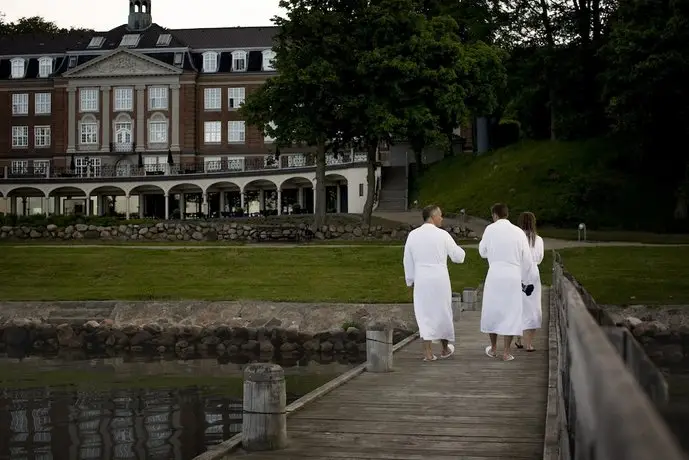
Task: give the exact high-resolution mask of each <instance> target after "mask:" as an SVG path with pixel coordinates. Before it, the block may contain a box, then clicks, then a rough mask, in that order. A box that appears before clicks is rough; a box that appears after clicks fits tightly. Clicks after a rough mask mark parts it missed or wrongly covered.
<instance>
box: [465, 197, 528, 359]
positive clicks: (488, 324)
mask: <svg viewBox="0 0 689 460" xmlns="http://www.w3.org/2000/svg"><path fill="white" fill-rule="evenodd" d="M491 213H492V215H493V223H492V224H490V225H489V226H488V227H486V230H485V231H484V232H483V237H482V238H481V242H480V243H479V246H478V250H479V254H480V255H481V257H483V258H484V259H488V265H489V268H488V275H487V276H486V282H485V284H484V286H483V303H482V307H481V332H483V333H485V334H488V335H489V337H490V345H489V346H488V347H486V350H485V352H486V354H487V355H488V356H489V357H491V358H495V357H496V356H497V342H498V335H502V336H504V344H505V347H504V350H503V356H502V358H503V360H505V361H511V360H513V359H514V356H513V355H512V354H511V353H510V346H511V344H512V338H513V337H514V336H517V335H521V334H522V330H523V324H524V323H523V318H522V309H523V306H522V303H523V301H522V279H524V277H525V274H527V273H529V271H530V270H531V265H532V264H533V262H532V258H531V251H530V250H529V243H528V241H527V239H526V235H525V234H524V232H523V231H522V229H521V228H519V227H517V226H516V225H514V224H512V223H511V222H510V221H509V220H507V218H508V216H509V212H508V210H507V206H506V205H504V204H501V203H498V204H496V205H494V206H493V208H492V209H491Z"/></svg>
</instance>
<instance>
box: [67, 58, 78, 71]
mask: <svg viewBox="0 0 689 460" xmlns="http://www.w3.org/2000/svg"><path fill="white" fill-rule="evenodd" d="M67 62H68V63H67V66H68V67H69V68H70V69H71V68H72V67H76V65H77V57H76V56H70V57H69V61H67Z"/></svg>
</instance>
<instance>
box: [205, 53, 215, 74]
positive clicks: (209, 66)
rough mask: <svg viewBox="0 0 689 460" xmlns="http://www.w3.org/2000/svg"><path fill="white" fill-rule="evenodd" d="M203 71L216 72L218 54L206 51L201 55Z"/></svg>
mask: <svg viewBox="0 0 689 460" xmlns="http://www.w3.org/2000/svg"><path fill="white" fill-rule="evenodd" d="M203 71H204V72H217V71H218V53H216V52H215V51H206V52H205V53H203Z"/></svg>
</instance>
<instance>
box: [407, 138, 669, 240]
mask: <svg viewBox="0 0 689 460" xmlns="http://www.w3.org/2000/svg"><path fill="white" fill-rule="evenodd" d="M620 152H621V153H620ZM620 158H624V151H623V149H621V148H620V147H618V146H617V145H615V144H614V143H612V141H607V140H596V139H594V140H588V141H579V142H550V141H524V142H520V143H517V144H514V145H511V146H509V147H506V148H503V149H499V150H496V151H494V152H489V153H486V154H483V155H480V156H472V155H460V156H456V157H452V158H448V159H446V160H443V161H442V162H441V163H439V164H437V165H433V166H431V167H430V168H429V170H428V171H426V172H425V173H424V175H423V176H422V177H421V178H420V179H419V180H418V183H417V184H416V186H417V189H418V200H419V204H420V205H425V204H430V203H433V204H438V205H440V206H441V207H442V208H443V209H444V210H446V211H447V212H453V213H456V212H458V211H459V210H461V209H465V210H466V212H467V214H469V215H471V216H477V217H481V218H486V219H489V218H490V207H491V206H492V205H493V204H494V203H496V202H503V203H507V204H508V206H509V207H510V214H511V217H512V218H513V219H516V218H517V216H518V214H519V213H520V212H522V211H532V212H534V213H535V214H536V217H537V219H538V221H539V223H540V225H541V226H545V224H547V225H549V226H553V227H563V228H570V227H571V228H576V225H578V224H579V223H580V222H585V223H586V224H587V226H588V227H589V228H590V229H595V228H625V229H640V228H645V229H650V228H652V227H651V226H656V227H657V226H658V225H664V224H658V223H659V222H661V221H662V219H664V217H666V216H671V215H672V210H671V209H670V210H668V209H667V207H668V206H672V205H673V202H672V200H669V201H668V200H667V199H665V200H661V199H659V198H658V197H657V196H656V195H657V194H656V193H655V192H654V188H653V187H649V186H648V184H643V183H639V180H638V179H637V178H635V177H633V176H631V175H629V174H627V173H624V172H621V171H620V170H619V166H617V165H618V164H619V163H620V160H619V159H620ZM640 209H646V211H644V213H643V215H640V214H639V210H640ZM644 226H646V227H644ZM658 228H660V227H658ZM663 228H665V227H663Z"/></svg>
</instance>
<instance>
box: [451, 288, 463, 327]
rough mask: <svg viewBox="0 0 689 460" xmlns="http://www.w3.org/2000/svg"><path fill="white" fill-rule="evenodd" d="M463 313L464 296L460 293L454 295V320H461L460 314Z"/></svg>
mask: <svg viewBox="0 0 689 460" xmlns="http://www.w3.org/2000/svg"><path fill="white" fill-rule="evenodd" d="M461 311H462V294H460V293H459V292H453V293H452V318H453V319H454V320H455V321H457V320H459V314H460V312H461Z"/></svg>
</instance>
